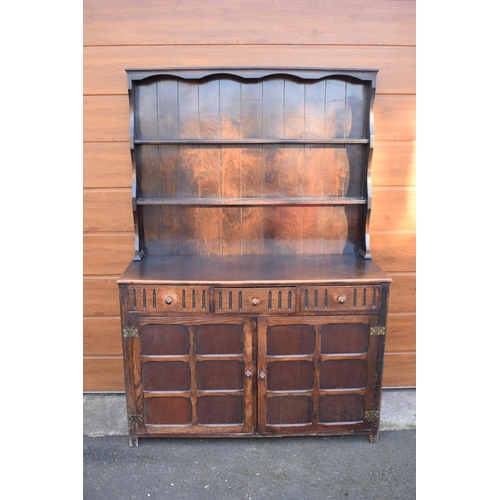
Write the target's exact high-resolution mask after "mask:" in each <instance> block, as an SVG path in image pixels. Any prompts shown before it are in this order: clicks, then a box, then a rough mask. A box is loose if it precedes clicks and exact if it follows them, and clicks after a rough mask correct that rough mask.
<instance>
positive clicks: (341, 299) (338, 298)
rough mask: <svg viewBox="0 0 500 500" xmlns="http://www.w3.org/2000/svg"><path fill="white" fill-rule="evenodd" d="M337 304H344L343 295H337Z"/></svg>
mask: <svg viewBox="0 0 500 500" xmlns="http://www.w3.org/2000/svg"><path fill="white" fill-rule="evenodd" d="M337 302H338V303H339V304H343V303H344V302H345V297H344V296H343V295H339V296H338V297H337Z"/></svg>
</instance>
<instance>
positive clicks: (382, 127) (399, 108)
mask: <svg viewBox="0 0 500 500" xmlns="http://www.w3.org/2000/svg"><path fill="white" fill-rule="evenodd" d="M374 112H375V137H376V138H377V139H378V140H384V141H414V140H415V138H416V97H415V96H409V95H379V96H377V97H376V98H375V109H374Z"/></svg>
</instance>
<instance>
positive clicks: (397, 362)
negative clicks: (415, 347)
mask: <svg viewBox="0 0 500 500" xmlns="http://www.w3.org/2000/svg"><path fill="white" fill-rule="evenodd" d="M416 369H417V356H416V354H392V353H386V355H385V360H384V376H383V377H384V378H383V383H382V387H415V386H416V383H417V380H416Z"/></svg>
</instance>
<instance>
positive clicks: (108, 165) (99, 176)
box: [83, 142, 132, 189]
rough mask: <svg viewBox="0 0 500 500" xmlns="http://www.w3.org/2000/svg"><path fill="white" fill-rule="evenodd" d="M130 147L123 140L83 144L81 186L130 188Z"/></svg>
mask: <svg viewBox="0 0 500 500" xmlns="http://www.w3.org/2000/svg"><path fill="white" fill-rule="evenodd" d="M131 186H132V166H131V162H130V147H129V144H128V143H123V142H88V143H85V144H84V145H83V187H84V188H116V187H123V188H128V189H130V188H131Z"/></svg>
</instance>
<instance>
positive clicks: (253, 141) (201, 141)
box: [134, 138, 370, 146]
mask: <svg viewBox="0 0 500 500" xmlns="http://www.w3.org/2000/svg"><path fill="white" fill-rule="evenodd" d="M369 142H370V140H369V139H329V138H323V139H269V138H265V139H264V138H246V139H135V140H134V143H135V144H137V145H162V144H186V145H193V146H195V145H203V144H215V145H217V144H220V145H225V144H227V145H231V144H368V143H369Z"/></svg>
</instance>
